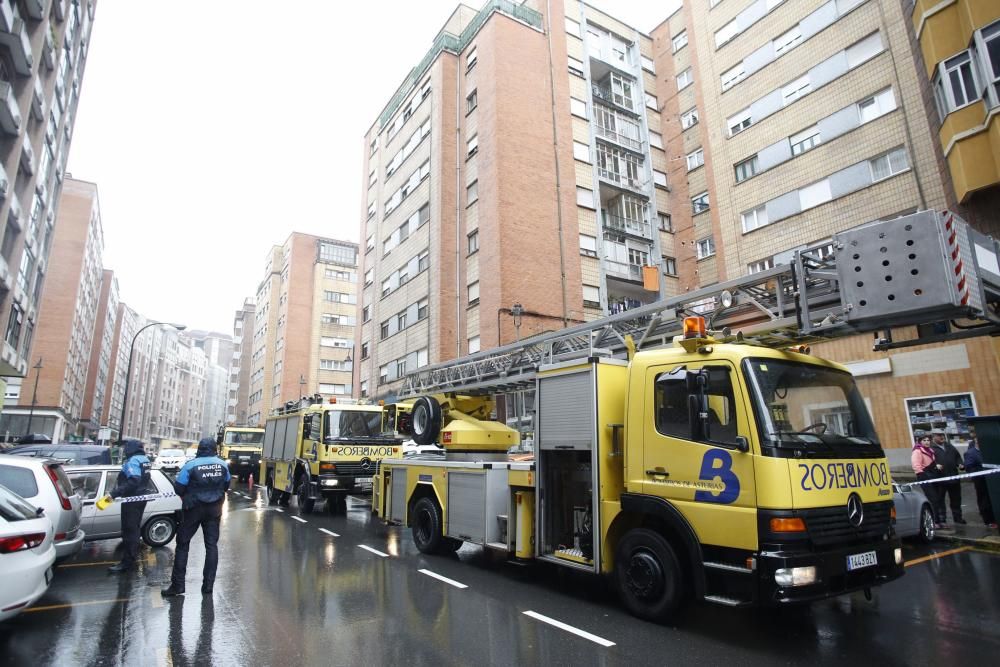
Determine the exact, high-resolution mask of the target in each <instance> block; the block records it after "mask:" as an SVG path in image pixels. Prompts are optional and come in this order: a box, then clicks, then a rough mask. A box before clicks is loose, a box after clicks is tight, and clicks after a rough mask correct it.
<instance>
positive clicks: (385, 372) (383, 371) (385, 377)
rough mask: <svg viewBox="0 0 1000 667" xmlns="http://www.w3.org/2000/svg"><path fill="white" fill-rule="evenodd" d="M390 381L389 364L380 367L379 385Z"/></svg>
mask: <svg viewBox="0 0 1000 667" xmlns="http://www.w3.org/2000/svg"><path fill="white" fill-rule="evenodd" d="M388 381H389V364H386V365H384V366H379V367H378V383H379V384H385V383H387V382H388Z"/></svg>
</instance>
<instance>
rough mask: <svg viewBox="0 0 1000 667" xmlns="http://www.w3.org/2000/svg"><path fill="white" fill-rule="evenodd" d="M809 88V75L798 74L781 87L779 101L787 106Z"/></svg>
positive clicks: (805, 93) (804, 93)
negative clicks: (798, 75)
mask: <svg viewBox="0 0 1000 667" xmlns="http://www.w3.org/2000/svg"><path fill="white" fill-rule="evenodd" d="M810 89H811V84H810V83H809V75H808V74H806V75H805V76H800V77H799V78H798V79H796V80H795V81H792V82H791V83H789V84H787V85H785V86H784V87H783V88H782V89H781V103H782V104H783V105H784V106H788V105H789V104H791V103H792V102H794V101H795V100H797V99H799V98H800V97H802V96H804V95H807V94H809V91H810Z"/></svg>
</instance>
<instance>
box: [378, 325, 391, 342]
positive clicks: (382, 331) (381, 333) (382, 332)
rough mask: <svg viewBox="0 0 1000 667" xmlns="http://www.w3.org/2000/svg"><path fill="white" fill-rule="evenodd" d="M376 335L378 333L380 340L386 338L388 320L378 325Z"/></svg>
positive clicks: (387, 334) (387, 335)
mask: <svg viewBox="0 0 1000 667" xmlns="http://www.w3.org/2000/svg"><path fill="white" fill-rule="evenodd" d="M378 335H379V337H380V338H381V339H382V340H385V339H386V338H388V337H389V322H388V321H385V322H383V323H382V325H381V326H380V327H379V334H378Z"/></svg>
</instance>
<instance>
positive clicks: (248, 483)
mask: <svg viewBox="0 0 1000 667" xmlns="http://www.w3.org/2000/svg"><path fill="white" fill-rule="evenodd" d="M247 490H249V491H253V473H250V477H249V478H248V479H247Z"/></svg>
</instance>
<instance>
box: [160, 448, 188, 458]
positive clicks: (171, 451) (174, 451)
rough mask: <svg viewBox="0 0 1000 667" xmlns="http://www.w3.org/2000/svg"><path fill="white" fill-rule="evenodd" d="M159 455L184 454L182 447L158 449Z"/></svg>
mask: <svg viewBox="0 0 1000 667" xmlns="http://www.w3.org/2000/svg"><path fill="white" fill-rule="evenodd" d="M160 456H161V457H162V456H184V450H183V449H163V450H160Z"/></svg>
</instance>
